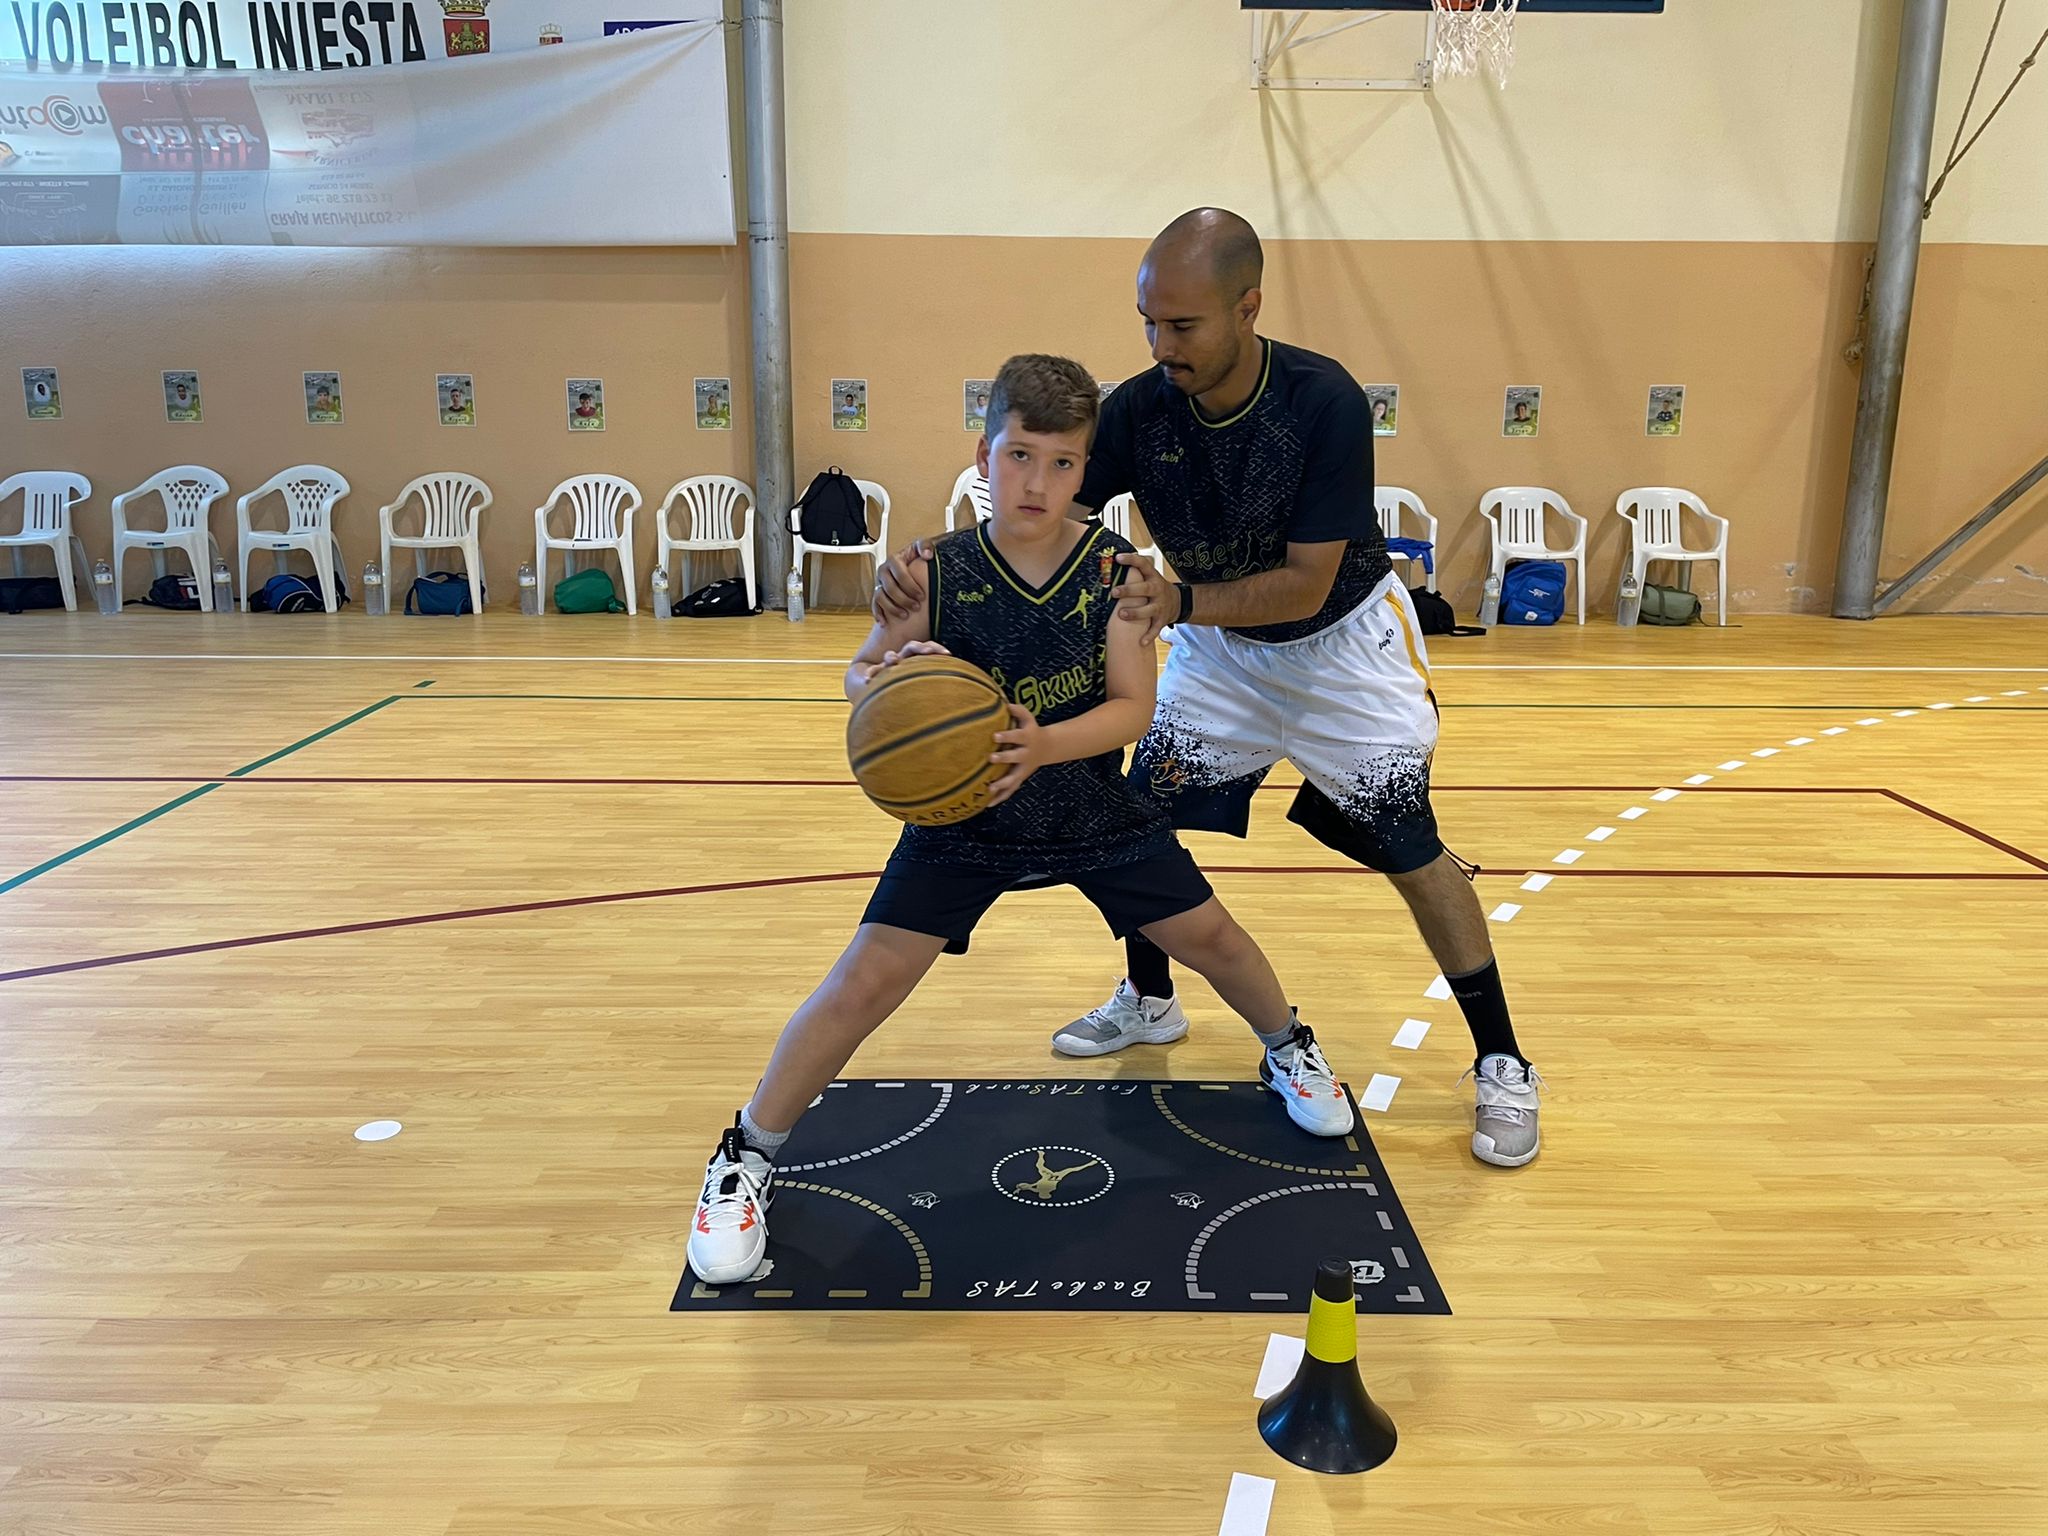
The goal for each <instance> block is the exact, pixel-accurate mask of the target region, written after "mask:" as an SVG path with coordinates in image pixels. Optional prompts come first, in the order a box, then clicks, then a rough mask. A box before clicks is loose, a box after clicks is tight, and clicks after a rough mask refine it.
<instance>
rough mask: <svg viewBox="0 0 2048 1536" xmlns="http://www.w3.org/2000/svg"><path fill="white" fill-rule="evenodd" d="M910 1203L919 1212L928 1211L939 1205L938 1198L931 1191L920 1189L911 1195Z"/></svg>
mask: <svg viewBox="0 0 2048 1536" xmlns="http://www.w3.org/2000/svg"><path fill="white" fill-rule="evenodd" d="M910 1203H911V1204H912V1205H914V1206H916V1207H917V1208H918V1209H919V1210H920V1211H928V1210H930V1209H931V1208H932V1207H933V1206H935V1205H937V1204H938V1203H939V1197H938V1195H937V1194H936V1193H935V1192H933V1191H932V1190H929V1189H920V1190H916V1191H914V1192H913V1193H912V1194H911V1197H910Z"/></svg>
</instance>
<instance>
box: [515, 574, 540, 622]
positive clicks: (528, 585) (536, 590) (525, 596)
mask: <svg viewBox="0 0 2048 1536" xmlns="http://www.w3.org/2000/svg"><path fill="white" fill-rule="evenodd" d="M519 611H520V612H521V613H523V614H525V615H526V616H527V617H528V618H529V619H530V618H533V617H534V616H535V615H536V614H538V613H539V612H540V582H539V580H538V579H536V578H535V576H534V574H533V567H532V566H530V565H522V566H520V567H519Z"/></svg>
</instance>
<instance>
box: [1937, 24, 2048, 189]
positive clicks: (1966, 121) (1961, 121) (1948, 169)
mask: <svg viewBox="0 0 2048 1536" xmlns="http://www.w3.org/2000/svg"><path fill="white" fill-rule="evenodd" d="M2005 4H2006V0H1998V10H1997V12H1996V13H1995V14H1994V15H1993V16H1992V18H1991V35H1990V36H1989V37H1987V38H1985V39H1984V56H1983V57H1982V58H1980V59H1979V60H1978V61H1977V78H1976V79H1975V80H1972V81H1971V82H1970V97H1969V100H1967V101H1965V102H1964V103H1963V115H1962V116H1961V117H1960V118H1958V119H1957V120H1956V136H1955V139H1954V141H1953V142H1952V143H1951V144H1950V145H1949V147H1948V163H1947V164H1945V165H1944V166H1942V168H1941V174H1940V175H1939V176H1937V177H1936V178H1935V179H1934V185H1933V187H1931V188H1930V189H1929V190H1928V193H1927V201H1926V202H1925V203H1924V204H1922V205H1921V209H1920V217H1921V218H1922V219H1923V220H1924V219H1926V218H1928V217H1929V216H1930V215H1931V214H1933V212H1934V200H1935V199H1936V198H1937V197H1939V196H1941V189H1942V188H1943V187H1945V186H1947V185H1948V178H1949V176H1950V175H1951V174H1952V173H1953V172H1954V170H1955V168H1956V167H1957V166H1959V165H1961V164H1962V163H1963V161H1964V160H1965V159H1966V158H1967V157H1968V155H1969V153H1970V151H1971V150H1973V149H1975V148H1976V147H1977V141H1978V140H1979V139H1981V138H1983V137H1984V130H1985V129H1986V128H1989V127H1990V126H1991V124H1992V121H1993V120H1994V119H1995V118H1996V117H1997V116H1998V114H1999V112H2000V110H2001V109H2002V108H2003V107H2004V106H2005V104H2006V103H2007V102H2008V101H2010V100H2011V99H2012V93H2013V92H2014V91H2016V90H2018V89H2019V84H2020V82H2021V81H2022V80H2024V79H2026V77H2027V71H2028V70H2030V69H2032V68H2033V67H2034V65H2035V64H2036V63H2038V62H2039V61H2040V58H2041V51H2042V49H2044V48H2048V31H2044V32H2043V33H2042V34H2041V36H2040V37H2039V38H2038V39H2037V40H2036V41H2035V43H2034V51H2033V52H2032V53H2030V54H2028V55H2027V56H2026V57H2025V58H2024V59H2021V60H2020V67H2019V69H2018V70H2017V71H2016V72H2015V73H2014V74H2013V77H2012V84H2010V85H2008V86H2007V87H2006V88H2005V94H2004V95H2002V96H2000V97H1999V98H1998V100H1997V101H1995V102H1993V103H1992V106H1991V110H1990V111H1989V112H1987V113H1986V114H1985V115H1984V121H1983V122H1981V123H1979V124H1978V125H1977V131H1976V132H1975V133H1973V134H1971V135H1970V142H1969V143H1967V144H1964V143H1963V130H1964V129H1965V128H1967V127H1969V125H1970V109H1971V108H1972V107H1974V106H1975V105H1976V104H1977V88H1978V87H1979V86H1981V85H1982V84H1983V83H1984V70H1985V67H1986V66H1987V65H1989V64H1990V62H1991V45H1992V44H1993V43H1995V42H1997V41H1998V26H1999V23H2000V22H2002V21H2004V20H2005ZM1958 145H1960V146H1961V148H1960V149H1958V148H1957V146H1958Z"/></svg>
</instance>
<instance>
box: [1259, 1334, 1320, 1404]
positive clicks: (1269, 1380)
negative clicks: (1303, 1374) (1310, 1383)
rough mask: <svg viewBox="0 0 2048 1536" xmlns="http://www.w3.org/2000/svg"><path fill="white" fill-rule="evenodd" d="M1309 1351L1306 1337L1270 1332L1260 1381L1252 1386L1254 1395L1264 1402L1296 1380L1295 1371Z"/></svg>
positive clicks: (1260, 1370) (1261, 1364) (1260, 1363)
mask: <svg viewBox="0 0 2048 1536" xmlns="http://www.w3.org/2000/svg"><path fill="white" fill-rule="evenodd" d="M1307 1353H1308V1341H1307V1340H1306V1339H1297V1338H1295V1337H1293V1336H1292V1335H1291V1334H1285V1333H1273V1334H1268V1335H1267V1336H1266V1358H1265V1359H1264V1360H1261V1361H1260V1362H1259V1382H1258V1385H1257V1386H1255V1387H1253V1388H1252V1396H1253V1397H1256V1398H1257V1399H1258V1400H1259V1401H1260V1402H1262V1403H1263V1402H1264V1401H1265V1400H1266V1399H1267V1398H1269V1397H1271V1396H1272V1395H1273V1394H1274V1393H1275V1392H1278V1391H1279V1390H1280V1389H1281V1388H1282V1387H1284V1386H1286V1385H1287V1384H1288V1383H1289V1382H1290V1381H1292V1380H1294V1373H1295V1372H1296V1371H1298V1370H1300V1369H1301V1357H1302V1356H1303V1355H1305V1354H1307Z"/></svg>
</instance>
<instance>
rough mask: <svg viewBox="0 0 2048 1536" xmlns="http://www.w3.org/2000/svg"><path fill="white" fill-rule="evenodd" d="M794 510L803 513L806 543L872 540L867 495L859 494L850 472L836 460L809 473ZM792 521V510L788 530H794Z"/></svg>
mask: <svg viewBox="0 0 2048 1536" xmlns="http://www.w3.org/2000/svg"><path fill="white" fill-rule="evenodd" d="M796 510H797V511H798V512H801V513H802V514H803V539H804V542H805V543H806V544H842V545H843V544H872V543H873V542H874V538H873V536H872V535H871V534H869V532H868V499H867V497H865V496H863V495H862V494H861V489H860V486H859V485H857V484H855V482H854V478H853V476H851V475H849V474H848V473H847V472H846V471H845V470H843V469H841V468H840V467H839V466H838V465H837V464H834V465H833V466H832V467H831V468H830V469H824V470H820V471H819V472H818V473H817V474H816V475H814V476H813V477H812V479H811V483H810V487H809V488H808V489H807V490H806V491H805V492H804V494H803V498H802V499H801V500H800V501H798V502H797V504H796ZM796 525H797V519H796V517H795V515H794V514H792V515H791V517H790V520H789V531H790V532H791V533H795V532H796V531H797V526H796Z"/></svg>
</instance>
